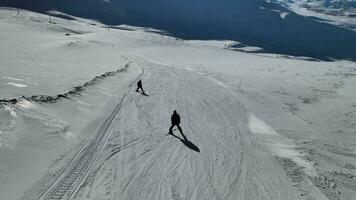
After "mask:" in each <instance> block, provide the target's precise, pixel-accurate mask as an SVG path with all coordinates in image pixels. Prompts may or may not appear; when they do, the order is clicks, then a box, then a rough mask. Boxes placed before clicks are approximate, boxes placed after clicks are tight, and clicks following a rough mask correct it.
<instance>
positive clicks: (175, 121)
mask: <svg viewBox="0 0 356 200" xmlns="http://www.w3.org/2000/svg"><path fill="white" fill-rule="evenodd" d="M171 124H172V125H171V127H170V128H169V134H173V131H172V130H173V128H174V126H177V128H178V130H179V132H180V134H182V136H183V138H184V140H186V139H187V138H186V137H185V135H184V134H183V131H182V128H181V127H180V125H179V124H180V116H179V115H178V113H177V111H176V110H174V111H173V115H172V116H171Z"/></svg>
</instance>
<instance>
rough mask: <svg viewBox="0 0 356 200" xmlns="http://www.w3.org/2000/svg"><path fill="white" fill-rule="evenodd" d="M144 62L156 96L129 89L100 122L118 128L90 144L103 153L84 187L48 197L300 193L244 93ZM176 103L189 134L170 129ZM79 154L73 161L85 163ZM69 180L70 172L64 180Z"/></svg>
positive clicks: (241, 196)
mask: <svg viewBox="0 0 356 200" xmlns="http://www.w3.org/2000/svg"><path fill="white" fill-rule="evenodd" d="M142 65H144V66H145V74H144V75H143V77H142V79H143V81H144V89H145V90H146V91H147V93H148V94H149V95H150V96H149V97H147V96H143V95H140V94H138V93H135V92H131V93H128V94H127V95H126V96H125V98H124V100H123V101H122V104H121V105H122V106H121V105H120V108H121V109H120V112H118V111H117V112H115V111H114V112H113V113H112V114H111V115H110V120H105V121H104V122H103V123H104V124H105V126H104V127H101V126H100V127H99V128H98V129H97V130H98V131H100V132H106V131H109V129H110V131H111V133H110V135H109V136H107V138H106V139H103V138H101V137H104V136H100V138H96V139H94V142H93V145H92V144H91V145H90V146H88V147H87V149H86V150H85V151H88V152H92V153H93V154H95V155H96V156H95V158H96V159H94V160H93V161H92V162H91V164H90V166H93V167H92V168H90V169H88V170H87V171H86V173H87V174H90V176H83V177H82V179H81V181H78V183H77V185H76V187H75V188H77V189H79V190H77V189H75V190H74V189H71V191H72V192H71V193H70V195H67V196H65V195H64V196H55V195H54V196H51V195H45V196H44V197H48V198H43V199H71V197H75V198H74V199H135V200H136V199H274V200H275V199H285V197H286V196H290V198H289V199H297V198H296V197H295V196H294V192H293V190H292V188H291V187H290V188H289V187H288V185H289V182H288V181H287V179H286V177H285V175H284V174H283V172H282V171H283V170H282V168H281V167H280V166H279V165H278V164H277V163H276V162H275V160H274V159H273V158H272V157H271V156H270V155H269V154H268V153H267V152H266V151H265V150H264V148H263V147H262V146H260V145H259V144H257V143H255V142H254V140H255V139H254V135H253V134H251V133H250V132H249V129H248V126H247V125H246V124H247V120H248V119H247V118H248V115H247V113H246V111H245V108H244V106H243V105H242V104H240V103H239V101H238V96H237V95H235V94H233V93H232V92H231V91H229V90H228V89H227V88H225V87H223V86H221V85H220V84H217V83H216V82H215V81H213V80H211V79H208V78H206V77H204V76H202V75H200V74H198V73H193V72H191V71H186V70H178V69H175V68H173V67H167V66H162V65H160V64H158V63H152V62H144V64H142ZM134 89H135V88H134V87H131V90H134ZM222 102H224V103H222ZM117 109H119V108H117ZM173 109H177V111H178V113H179V114H180V115H181V117H182V128H183V133H184V134H185V135H186V137H187V138H188V140H189V141H190V142H185V143H184V142H182V140H180V139H178V138H176V137H173V136H170V135H167V133H168V128H169V125H170V124H169V119H170V114H171V112H172V110H173ZM111 124H112V126H113V127H111V128H108V127H110V126H111ZM102 129H104V130H102ZM111 129H112V130H111ZM99 135H102V134H98V136H99ZM175 135H176V136H177V137H180V138H181V137H182V136H181V135H180V134H179V132H178V131H175ZM103 140H105V141H107V142H104V144H101V145H100V146H101V147H102V148H99V149H100V150H98V146H97V144H98V143H100V142H102V141H103ZM91 146H93V147H91ZM196 148H199V150H200V152H197V151H196V150H197V149H196ZM78 158H79V161H75V162H73V164H71V165H74V166H73V167H70V169H75V168H76V166H77V165H79V166H81V165H82V164H81V162H82V161H80V160H81V157H78ZM74 171H75V173H76V170H74ZM73 176H74V175H73ZM84 179H86V180H84ZM66 180H71V178H70V175H69V177H68V176H67V175H66V176H63V177H62V178H61V180H60V181H58V182H59V183H61V182H66ZM84 182H85V183H86V184H83V185H81V184H82V183H84ZM63 188H65V187H63ZM280 188H284V190H282V191H281V190H280ZM61 190H62V187H60V188H58V189H57V191H61ZM63 190H65V189H63ZM52 191H55V190H52ZM77 191H78V192H77ZM75 192H77V194H74V193H75ZM52 193H53V192H51V194H52ZM54 194H56V193H55V192H54ZM61 194H62V193H61ZM64 197H65V198H64Z"/></svg>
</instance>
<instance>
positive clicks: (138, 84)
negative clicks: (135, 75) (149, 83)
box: [136, 79, 145, 94]
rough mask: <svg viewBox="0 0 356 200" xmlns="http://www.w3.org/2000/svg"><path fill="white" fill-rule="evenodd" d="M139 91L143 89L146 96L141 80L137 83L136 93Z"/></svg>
mask: <svg viewBox="0 0 356 200" xmlns="http://www.w3.org/2000/svg"><path fill="white" fill-rule="evenodd" d="M139 89H141V91H142V94H145V91H143V88H142V81H141V79H140V80H139V81H138V82H137V89H136V92H138V90H139Z"/></svg>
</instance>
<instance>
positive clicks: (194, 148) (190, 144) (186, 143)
mask: <svg viewBox="0 0 356 200" xmlns="http://www.w3.org/2000/svg"><path fill="white" fill-rule="evenodd" d="M181 134H182V135H183V138H184V139H182V138H180V137H178V136H176V135H174V134H173V133H170V134H169V135H172V136H173V137H175V138H177V139H179V140H180V141H181V142H182V143H183V144H184V145H185V146H186V147H188V148H189V149H191V150H193V151H196V152H200V149H199V148H198V147H197V146H196V145H195V144H193V142H191V141H189V140H188V139H187V137H185V135H184V134H183V133H181Z"/></svg>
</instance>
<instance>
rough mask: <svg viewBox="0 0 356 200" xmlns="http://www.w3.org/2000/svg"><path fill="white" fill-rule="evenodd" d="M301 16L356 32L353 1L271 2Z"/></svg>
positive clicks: (300, 0) (355, 7) (355, 11)
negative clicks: (314, 18)
mask: <svg viewBox="0 0 356 200" xmlns="http://www.w3.org/2000/svg"><path fill="white" fill-rule="evenodd" d="M272 2H276V3H279V4H280V5H282V6H284V7H286V8H288V9H289V10H291V11H293V12H296V13H298V14H299V15H303V16H311V17H316V18H317V20H320V21H322V22H324V23H329V24H333V25H337V26H339V27H342V28H347V29H350V30H354V31H356V1H355V0H272Z"/></svg>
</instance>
